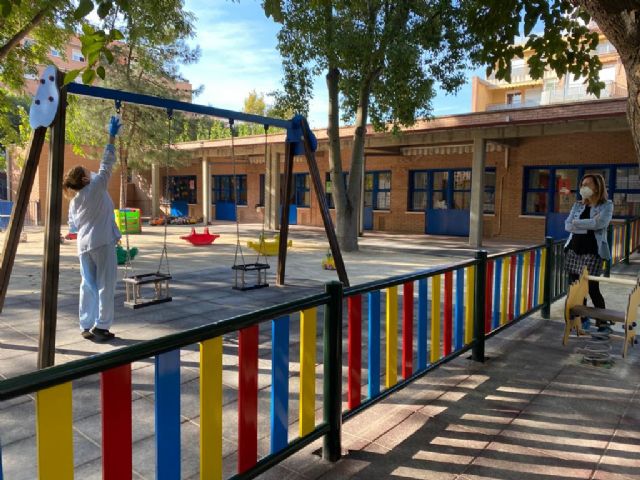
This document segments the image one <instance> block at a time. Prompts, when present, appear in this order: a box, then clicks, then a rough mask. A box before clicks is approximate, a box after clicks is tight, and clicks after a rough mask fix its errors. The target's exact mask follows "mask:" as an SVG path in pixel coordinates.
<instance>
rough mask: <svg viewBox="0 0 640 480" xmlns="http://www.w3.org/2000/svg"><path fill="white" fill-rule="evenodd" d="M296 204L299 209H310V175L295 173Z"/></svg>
mask: <svg viewBox="0 0 640 480" xmlns="http://www.w3.org/2000/svg"><path fill="white" fill-rule="evenodd" d="M293 185H294V187H293V188H294V195H295V196H294V204H295V205H296V206H298V207H308V206H309V205H310V203H309V202H310V200H311V191H310V190H311V189H310V187H309V174H308V173H294V174H293Z"/></svg>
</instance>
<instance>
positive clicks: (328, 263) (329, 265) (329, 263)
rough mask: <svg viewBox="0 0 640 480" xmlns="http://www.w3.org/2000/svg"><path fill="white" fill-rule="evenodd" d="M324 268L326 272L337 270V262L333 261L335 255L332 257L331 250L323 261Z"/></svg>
mask: <svg viewBox="0 0 640 480" xmlns="http://www.w3.org/2000/svg"><path fill="white" fill-rule="evenodd" d="M322 268H323V269H324V270H335V269H336V262H335V260H334V259H333V255H331V250H328V251H327V254H326V255H325V257H324V258H323V259H322Z"/></svg>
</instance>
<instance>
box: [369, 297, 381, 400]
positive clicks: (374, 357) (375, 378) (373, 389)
mask: <svg viewBox="0 0 640 480" xmlns="http://www.w3.org/2000/svg"><path fill="white" fill-rule="evenodd" d="M368 301H369V345H368V347H367V348H368V352H367V353H368V356H369V359H368V363H369V386H368V394H369V398H373V397H375V396H376V395H378V394H379V393H380V290H375V291H373V292H369V294H368Z"/></svg>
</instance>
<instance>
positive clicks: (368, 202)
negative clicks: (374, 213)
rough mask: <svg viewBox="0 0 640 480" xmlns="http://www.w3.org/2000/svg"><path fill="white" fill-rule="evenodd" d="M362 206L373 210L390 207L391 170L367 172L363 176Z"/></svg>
mask: <svg viewBox="0 0 640 480" xmlns="http://www.w3.org/2000/svg"><path fill="white" fill-rule="evenodd" d="M364 206H365V207H370V208H373V209H374V210H389V208H390V207H391V172H388V171H387V172H367V173H366V174H365V176H364Z"/></svg>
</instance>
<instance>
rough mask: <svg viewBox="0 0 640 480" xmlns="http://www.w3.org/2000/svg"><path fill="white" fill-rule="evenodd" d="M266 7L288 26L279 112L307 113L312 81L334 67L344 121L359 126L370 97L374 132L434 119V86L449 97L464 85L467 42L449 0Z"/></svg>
mask: <svg viewBox="0 0 640 480" xmlns="http://www.w3.org/2000/svg"><path fill="white" fill-rule="evenodd" d="M263 6H264V8H265V13H267V15H270V16H272V17H274V19H275V20H278V19H279V20H281V21H282V22H283V24H282V29H281V30H280V32H279V34H278V48H279V50H280V53H281V55H282V58H283V68H284V81H283V91H282V92H279V94H278V96H277V106H278V107H280V106H283V105H284V106H285V108H288V109H291V110H294V111H296V112H300V113H305V112H306V110H307V109H308V102H309V99H310V98H311V97H312V95H313V79H314V77H316V76H317V75H320V74H322V73H326V72H328V71H329V69H331V68H334V69H337V71H338V72H339V75H340V83H339V92H340V100H341V103H340V108H341V111H342V114H343V118H344V119H345V120H346V121H352V120H354V118H355V117H356V114H357V111H358V108H359V107H362V105H363V103H362V102H363V95H365V96H366V97H367V98H366V100H365V102H366V104H367V105H366V106H367V107H369V106H370V110H369V113H370V116H371V120H372V122H373V124H374V126H375V127H376V128H378V129H380V128H384V126H385V125H387V124H393V125H396V126H398V125H411V124H412V123H414V121H415V119H416V118H417V117H425V116H428V115H429V113H430V111H431V103H430V102H431V99H432V98H433V95H434V85H435V82H439V83H440V84H441V85H442V87H443V88H444V89H445V90H447V91H455V90H457V89H458V88H459V86H460V85H461V84H462V83H463V82H464V76H463V71H464V67H465V65H466V60H467V58H466V50H467V48H468V44H467V38H466V36H465V35H464V34H463V32H462V29H461V25H459V24H458V23H457V17H456V16H455V15H453V13H454V10H453V7H452V6H451V2H449V1H444V0H429V1H424V0H405V1H397V2H388V1H380V0H379V1H364V0H357V1H334V2H330V1H328V0H316V1H312V2H304V1H301V0H288V1H281V2H275V1H273V2H269V1H265V2H263Z"/></svg>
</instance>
